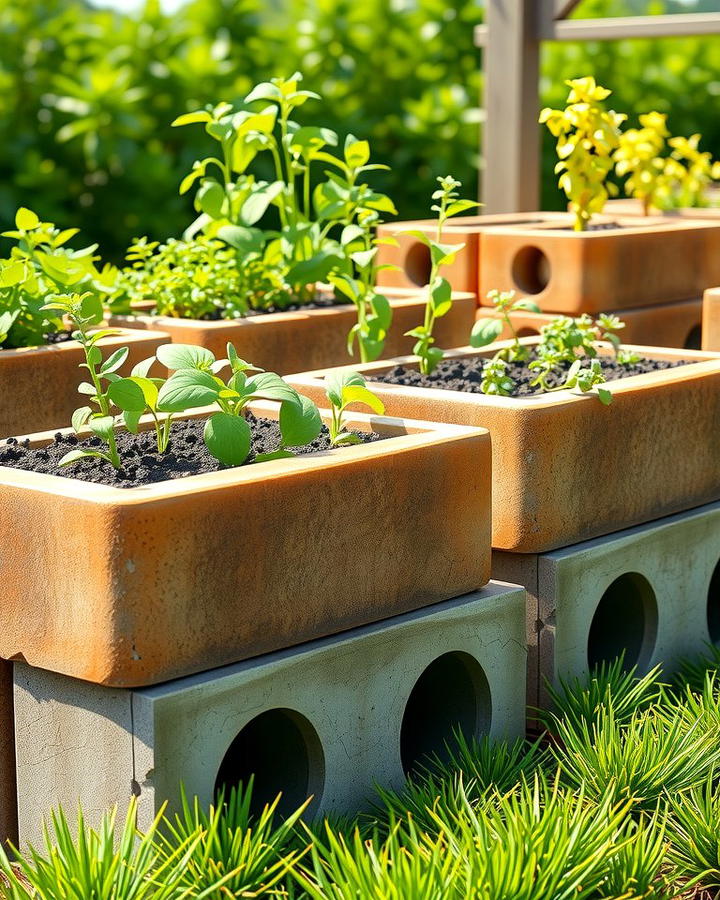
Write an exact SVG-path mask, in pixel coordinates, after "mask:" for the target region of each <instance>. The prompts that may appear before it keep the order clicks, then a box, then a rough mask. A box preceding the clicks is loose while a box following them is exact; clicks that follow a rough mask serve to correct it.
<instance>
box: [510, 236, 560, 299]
mask: <svg viewBox="0 0 720 900" xmlns="http://www.w3.org/2000/svg"><path fill="white" fill-rule="evenodd" d="M550 275H551V269H550V260H549V259H548V258H547V256H546V255H545V254H544V253H543V251H542V250H541V249H540V248H539V247H521V248H520V250H518V252H517V253H516V254H515V259H513V262H512V279H513V281H514V282H515V286H516V287H518V288H519V289H520V290H521V291H523V293H525V294H540V293H541V292H542V291H544V290H545V288H546V287H547V286H548V284H550Z"/></svg>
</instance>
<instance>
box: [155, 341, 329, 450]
mask: <svg viewBox="0 0 720 900" xmlns="http://www.w3.org/2000/svg"><path fill="white" fill-rule="evenodd" d="M227 354H228V358H227V359H222V360H216V359H215V356H214V355H213V354H212V353H211V352H210V351H209V350H206V349H205V348H203V347H195V346H192V345H186V344H166V345H165V346H164V347H160V348H159V350H158V354H157V358H158V360H159V361H160V362H161V363H162V364H163V365H165V366H167V367H168V368H169V369H174V370H175V371H174V372H173V374H172V375H171V376H170V378H168V380H167V381H166V382H165V383H164V384H163V385H162V387H161V388H160V391H159V395H158V407H159V409H160V410H162V411H164V412H170V413H173V412H184V411H186V410H189V409H196V408H198V407H201V406H209V405H211V404H215V405H216V406H218V407H219V411H218V412H215V413H213V414H212V415H211V416H210V418H209V419H208V420H207V422H206V424H205V429H204V433H203V437H204V440H205V444H206V446H207V448H208V450H209V451H210V453H211V454H212V455H213V456H214V457H215V459H217V460H218V461H219V462H221V463H223V465H226V466H240V465H242V464H243V463H244V462H245V460H246V459H247V458H248V456H249V454H250V446H251V440H252V433H251V431H250V426H249V425H248V423H247V421H246V419H245V409H246V407H247V405H248V404H249V403H251V402H252V401H253V400H276V401H278V402H279V403H280V416H279V425H280V433H281V436H282V437H281V442H280V445H279V446H278V448H277V449H276V450H275V451H273V452H272V453H265V454H258V456H256V458H255V460H256V462H261V461H265V460H268V459H282V458H285V457H289V456H292V455H293V454H292V452H291V451H290V450H289V449H288V448H290V447H299V446H303V445H305V444H309V443H310V442H311V441H313V440H314V439H315V438H316V437H317V436H318V434H319V433H320V429H321V427H322V420H321V418H320V413H319V412H318V409H317V407H316V406H315V404H314V403H313V402H312V401H311V400H309V399H308V398H307V397H301V396H300V395H299V394H298V393H297V391H296V390H294V389H293V388H291V387H290V385H289V384H287V383H286V382H285V381H283V379H282V378H281V377H280V376H279V375H276V374H275V373H274V372H263V371H262V370H260V369H257V368H256V367H255V366H253V365H252V364H251V363H248V362H246V361H245V360H243V359H241V358H240V357H239V356H238V355H237V351H236V350H235V348H234V346H233V345H232V344H228V345H227ZM227 366H229V367H230V377H229V378H228V379H227V381H224V380H223V379H222V378H220V376H219V373H220V372H221V371H222V370H223V369H224V368H226V367H227ZM253 371H254V372H255V373H256V374H254V375H248V373H249V372H253Z"/></svg>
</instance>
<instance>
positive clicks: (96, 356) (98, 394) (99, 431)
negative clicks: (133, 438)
mask: <svg viewBox="0 0 720 900" xmlns="http://www.w3.org/2000/svg"><path fill="white" fill-rule="evenodd" d="M91 300H92V295H90V294H59V295H57V296H56V297H54V298H53V299H52V300H51V301H50V302H49V303H47V304H46V307H45V308H46V309H47V310H48V311H57V312H60V313H62V314H63V315H66V316H68V317H69V319H70V320H71V322H72V323H73V325H74V327H75V330H74V331H73V338H74V339H75V340H76V341H79V342H80V344H82V348H83V351H84V353H85V362H84V363H80V365H81V367H82V368H84V369H87V370H88V372H89V373H90V381H89V382H88V381H83V382H82V384H80V385H79V387H78V391H79V393H81V394H84V395H86V396H87V397H88V398H89V400H90V403H92V404H93V406H81V407H80V408H79V409H76V410H75V412H74V413H73V415H72V426H73V428H74V429H75V431H76V432H77V431H80V429H81V428H83V426H85V425H87V427H88V428H89V429H90V431H91V432H92V433H93V434H94V435H95V436H96V437H99V438H100V439H101V440H102V441H105V443H106V444H107V447H108V449H107V451H103V450H81V449H76V450H71V451H70V452H69V453H66V454H65V456H63V458H62V459H61V460H60V462H59V463H58V465H60V466H67V465H69V464H70V463H74V462H77V461H78V460H80V459H84V458H86V457H89V456H94V457H98V458H100V459H104V460H106V461H107V462H109V463H110V465H111V466H113V468H115V469H119V468H120V467H121V462H120V456H119V455H118V451H117V443H116V441H115V419H114V418H113V415H112V413H111V405H112V401H111V399H110V393H109V390H110V388H111V387H112V382H113V381H117V380H119V377H120V376H119V375H117V374H116V372H117V370H118V369H119V368H120V366H121V365H122V364H123V363H124V362H125V360H126V359H127V355H128V348H127V347H120V348H119V349H117V350H116V351H115V352H114V353H112V354H111V355H110V356H109V357H108V358H107V359H106V360H105V361H104V362H103V358H102V352H101V351H100V348H99V347H98V346H97V343H98V341H99V340H100V339H101V338H104V337H107V336H109V335H112V334H118V333H119V332H118V331H117V329H113V328H102V329H100V330H99V331H93V332H92V333H91V332H90V331H89V330H88V329H89V327H90V326H91V325H92V323H93V322H94V315H93V312H94V311H93V309H92V303H89V301H91ZM88 305H89V306H90V309H89V310H88V308H87V307H88ZM103 382H106V383H107V385H106V386H105V387H103Z"/></svg>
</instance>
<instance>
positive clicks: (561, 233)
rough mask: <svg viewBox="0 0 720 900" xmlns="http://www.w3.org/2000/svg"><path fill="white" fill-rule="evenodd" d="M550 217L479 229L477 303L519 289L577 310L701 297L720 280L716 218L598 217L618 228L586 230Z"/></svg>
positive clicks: (556, 308)
mask: <svg viewBox="0 0 720 900" xmlns="http://www.w3.org/2000/svg"><path fill="white" fill-rule="evenodd" d="M565 221H566V223H567V225H566V227H565V230H563V229H562V228H561V227H558V226H557V225H554V224H545V225H543V224H538V225H536V226H534V227H529V228H528V227H513V226H505V227H496V228H491V229H487V230H485V231H483V233H482V235H481V238H480V240H481V252H480V290H479V297H480V302H481V303H486V302H487V300H486V295H487V293H488V291H490V290H493V289H497V290H516V291H519V292H520V293H521V294H523V295H525V296H528V297H531V298H532V299H533V300H534V301H535V302H536V303H537V304H538V305H539V306H540V308H541V309H542V310H543V312H555V313H566V314H568V315H578V314H580V313H583V312H588V313H599V312H602V311H608V302H611V303H612V310H613V311H615V312H619V311H620V310H625V309H632V308H635V307H641V306H653V305H657V304H660V303H666V302H673V301H677V300H685V299H691V298H694V297H698V296H699V295H700V294H702V292H703V291H704V290H705V288H707V287H708V285H713V284H718V283H720V222H717V223H711V222H707V221H684V220H681V221H677V220H670V219H666V218H662V217H654V218H652V219H649V220H642V221H640V220H639V219H638V218H634V217H628V218H627V219H621V218H617V217H613V218H612V219H608V218H607V217H602V218H598V223H597V224H603V223H607V222H617V223H618V224H619V225H621V226H622V227H620V228H614V229H612V228H611V229H597V230H591V231H586V232H575V231H572V230H571V222H572V220H571V218H570V217H569V216H566V217H565Z"/></svg>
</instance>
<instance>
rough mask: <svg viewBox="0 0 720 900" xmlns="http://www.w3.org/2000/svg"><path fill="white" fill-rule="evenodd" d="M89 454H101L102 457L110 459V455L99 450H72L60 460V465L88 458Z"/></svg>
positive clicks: (96, 455) (67, 464)
mask: <svg viewBox="0 0 720 900" xmlns="http://www.w3.org/2000/svg"><path fill="white" fill-rule="evenodd" d="M89 456H95V457H98V456H99V457H100V459H108V457H107V456H106V455H105V454H104V453H101V452H100V451H99V450H71V451H70V452H69V453H66V454H65V456H63V457H62V459H61V460H59V462H58V467H60V466H69V465H70V464H71V463H74V462H77V461H78V460H80V459H86V458H87V457H89Z"/></svg>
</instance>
